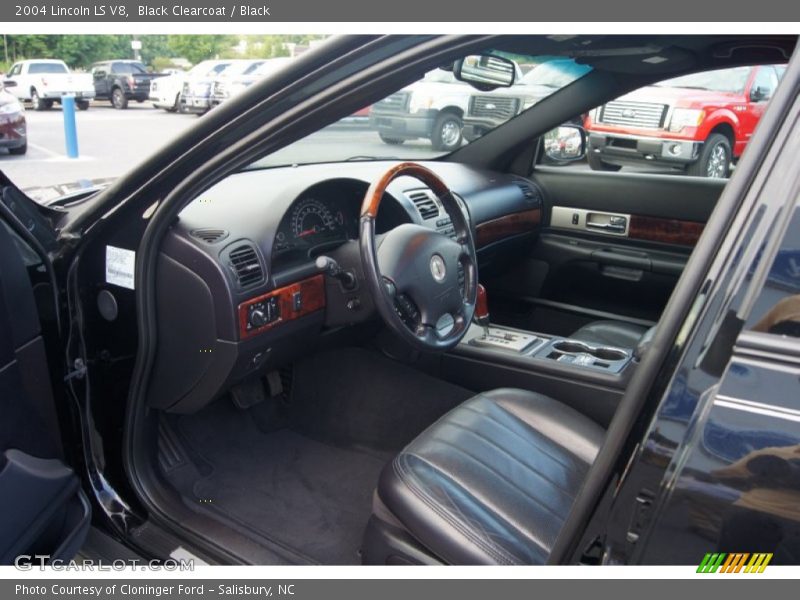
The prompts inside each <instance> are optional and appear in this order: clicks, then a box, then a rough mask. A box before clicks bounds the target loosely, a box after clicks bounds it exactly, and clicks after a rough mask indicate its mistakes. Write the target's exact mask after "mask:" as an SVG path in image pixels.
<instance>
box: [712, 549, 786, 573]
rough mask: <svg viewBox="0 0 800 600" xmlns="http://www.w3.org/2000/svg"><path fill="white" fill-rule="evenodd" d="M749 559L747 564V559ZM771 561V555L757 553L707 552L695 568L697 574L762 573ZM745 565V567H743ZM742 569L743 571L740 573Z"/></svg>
mask: <svg viewBox="0 0 800 600" xmlns="http://www.w3.org/2000/svg"><path fill="white" fill-rule="evenodd" d="M748 558H749V559H750V561H749V562H748V560H747V559H748ZM771 560H772V553H765V552H757V553H755V554H750V553H749V552H733V553H731V554H728V553H725V552H713V553H712V552H709V553H707V554H706V555H705V556H704V557H703V560H702V561H701V562H700V566H698V567H697V572H698V573H716V572H717V570H719V572H720V573H739V572H744V573H763V572H764V569H766V568H767V565H768V564H769V563H770V561H771ZM745 564H746V566H745ZM742 568H744V571H742Z"/></svg>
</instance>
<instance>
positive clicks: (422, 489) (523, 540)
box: [377, 389, 605, 564]
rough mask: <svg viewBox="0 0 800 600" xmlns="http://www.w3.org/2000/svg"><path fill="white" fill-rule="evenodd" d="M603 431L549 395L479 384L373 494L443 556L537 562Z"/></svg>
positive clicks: (457, 560) (387, 472) (388, 471)
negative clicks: (479, 390) (476, 392)
mask: <svg viewBox="0 0 800 600" xmlns="http://www.w3.org/2000/svg"><path fill="white" fill-rule="evenodd" d="M604 435H605V431H604V430H603V429H602V428H601V427H600V426H599V425H597V424H595V423H594V422H593V421H591V420H589V419H588V418H587V417H585V416H583V415H581V414H580V413H578V412H576V411H575V410H573V409H571V408H569V407H568V406H566V405H564V404H562V403H560V402H557V401H555V400H553V399H551V398H548V397H547V396H542V395H540V394H534V393H531V392H526V391H522V390H514V389H500V390H494V391H491V392H486V393H483V394H480V395H478V396H475V397H473V398H471V399H470V400H467V401H466V402H464V403H463V404H461V405H460V406H458V407H457V408H455V409H453V410H451V411H450V412H449V413H447V414H446V415H444V416H443V417H442V418H441V419H439V420H438V421H437V422H436V423H434V424H433V425H431V426H430V427H429V428H428V429H427V430H426V431H424V432H423V433H422V434H420V435H419V436H418V437H417V438H416V439H415V440H414V441H413V442H411V444H409V445H408V446H407V447H406V448H405V449H404V450H403V451H401V452H400V453H399V454H398V455H397V457H395V459H394V460H393V461H392V462H391V463H390V464H389V465H387V466H386V468H385V469H384V470H383V472H382V474H381V477H380V481H379V484H378V490H377V495H378V500H379V501H380V502H381V503H382V504H383V506H384V507H385V508H386V509H388V511H389V512H390V513H391V515H392V516H393V517H394V518H395V519H396V522H397V523H399V524H401V525H402V527H404V528H405V529H406V530H407V531H408V532H409V534H410V535H411V536H412V537H413V538H414V539H415V540H417V541H418V542H419V543H420V544H421V545H422V546H424V547H425V548H426V549H428V550H429V551H430V552H431V553H432V554H433V555H435V556H436V557H438V558H439V559H441V560H442V561H444V562H447V563H451V564H544V562H545V561H546V560H547V557H548V555H549V553H550V549H551V547H552V545H553V543H554V541H555V539H556V536H557V535H558V532H559V530H560V529H561V525H562V524H563V522H564V520H565V518H566V516H567V514H568V512H569V510H570V507H571V506H572V502H573V500H574V499H575V495H576V494H577V492H578V490H579V489H580V487H581V485H582V484H583V480H584V477H585V475H586V472H587V470H588V468H589V466H590V465H591V463H592V461H593V460H594V458H595V456H596V454H597V452H598V450H599V448H600V444H601V443H602V441H603V438H604Z"/></svg>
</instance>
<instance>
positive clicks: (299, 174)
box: [149, 161, 543, 413]
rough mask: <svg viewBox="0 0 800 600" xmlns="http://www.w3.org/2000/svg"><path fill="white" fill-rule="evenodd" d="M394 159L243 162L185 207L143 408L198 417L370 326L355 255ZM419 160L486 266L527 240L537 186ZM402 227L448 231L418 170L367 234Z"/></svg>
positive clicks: (387, 199)
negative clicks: (369, 208)
mask: <svg viewBox="0 0 800 600" xmlns="http://www.w3.org/2000/svg"><path fill="white" fill-rule="evenodd" d="M394 164H396V163H394V162H389V161H376V162H369V163H366V162H365V163H337V164H332V163H331V164H321V165H306V166H291V167H281V168H271V169H259V170H250V171H244V172H241V173H237V174H234V175H231V176H229V177H227V178H226V179H224V180H222V181H221V182H219V183H218V184H216V185H215V186H213V187H212V188H210V189H209V190H207V191H206V192H204V193H203V194H201V195H200V196H199V197H198V198H196V199H195V200H194V201H193V202H191V203H190V204H189V205H188V206H187V207H186V208H184V210H183V211H182V212H181V213H180V215H179V217H178V219H177V221H176V222H175V223H174V225H173V226H172V228H171V230H170V232H169V234H168V235H167V237H166V239H165V241H164V243H163V244H162V248H161V253H160V257H159V262H158V272H157V276H156V277H157V291H156V301H157V322H158V348H159V349H158V353H157V358H156V363H155V365H154V376H153V380H152V386H151V392H150V394H149V397H150V404H151V406H153V407H155V408H159V409H163V410H168V411H171V412H178V413H191V412H194V411H196V410H199V409H200V408H202V407H203V406H205V405H206V404H207V403H209V402H210V401H211V400H213V399H214V398H215V397H218V396H219V395H220V394H222V393H224V392H225V391H226V390H228V389H229V388H230V387H231V386H233V385H235V384H236V383H238V382H241V381H243V380H246V379H248V378H250V377H254V376H258V375H259V374H264V373H266V372H268V371H271V370H274V369H276V368H279V367H281V366H283V365H285V364H287V363H289V362H290V361H291V360H293V359H294V358H296V357H297V356H300V355H302V354H303V353H304V352H308V350H309V349H310V348H312V347H314V345H315V344H316V343H317V342H318V341H319V340H320V339H321V338H323V337H324V336H326V335H327V334H329V333H332V332H337V331H341V330H342V329H346V328H348V327H350V326H357V325H358V324H361V323H367V322H372V321H374V320H375V319H376V314H375V311H374V309H373V304H372V299H371V297H370V296H369V293H368V291H367V286H366V285H365V283H364V279H363V272H362V271H361V266H360V255H359V253H358V252H359V250H358V241H357V240H358V235H359V215H360V208H361V203H362V200H363V197H364V195H365V193H366V191H367V188H368V187H369V185H370V183H371V182H372V181H373V180H375V179H377V178H378V177H380V176H381V175H382V174H383V173H384V172H385V171H386V170H388V169H389V168H390V167H391V166H393V165H394ZM423 164H425V166H427V167H428V168H430V169H432V170H434V171H435V172H436V173H437V175H439V176H440V177H441V178H442V179H443V180H444V181H445V182H446V183H447V185H448V186H450V188H451V189H452V190H453V192H455V193H456V195H457V196H458V197H459V198H460V199H461V200H462V202H463V204H464V205H465V206H466V209H467V210H468V213H469V215H470V221H471V223H472V227H473V234H474V237H475V241H476V247H477V249H478V258H479V263H480V267H481V268H482V269H483V268H486V269H490V268H492V266H493V264H495V263H498V262H503V260H504V259H505V258H507V257H508V256H509V255H510V254H514V253H517V252H518V251H519V250H520V247H521V246H524V245H526V244H531V243H532V242H533V240H534V239H535V237H536V235H537V233H538V228H539V224H540V221H541V214H542V202H543V199H542V192H541V190H540V188H539V187H538V186H537V185H536V184H535V183H534V182H532V181H529V180H527V179H523V178H520V177H517V176H512V175H504V174H499V173H494V172H489V171H481V170H476V169H472V168H469V167H466V166H464V165H459V164H455V163H446V162H429V163H423ZM403 223H417V224H421V225H425V226H427V227H431V228H433V229H436V230H437V231H439V232H441V233H442V234H444V235H454V232H453V228H452V225H451V223H450V219H449V217H448V216H447V214H446V213H445V211H444V210H443V208H442V206H441V203H440V202H439V200H438V199H437V198H436V196H435V195H434V194H433V193H432V192H431V191H430V189H428V188H427V187H426V186H425V185H424V184H422V183H421V182H419V181H417V180H416V179H411V178H398V179H397V180H395V181H394V182H392V184H391V185H390V186H389V188H388V189H387V193H386V195H385V196H384V199H383V201H382V202H381V207H380V211H379V213H378V216H377V221H376V231H377V234H378V235H380V234H381V233H385V232H387V231H390V230H391V229H393V228H394V227H396V226H398V225H400V224H403ZM320 256H326V257H328V258H329V259H333V260H335V261H337V262H338V264H341V265H343V266H345V268H347V269H349V270H351V271H352V273H353V276H354V279H355V285H354V286H353V287H350V288H349V289H348V288H345V287H344V286H343V285H342V284H341V282H340V281H339V280H337V279H334V278H332V277H329V276H326V275H325V274H324V272H323V271H322V270H321V269H320V268H319V267H318V266H317V258H319V257H320Z"/></svg>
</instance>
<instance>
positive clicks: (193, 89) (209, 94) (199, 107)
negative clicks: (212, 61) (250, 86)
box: [180, 59, 264, 115]
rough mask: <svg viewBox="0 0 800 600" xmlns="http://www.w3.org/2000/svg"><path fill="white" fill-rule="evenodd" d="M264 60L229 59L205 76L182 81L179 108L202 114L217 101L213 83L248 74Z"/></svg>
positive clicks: (183, 110)
mask: <svg viewBox="0 0 800 600" xmlns="http://www.w3.org/2000/svg"><path fill="white" fill-rule="evenodd" d="M263 62H264V60H252V59H234V60H229V61H228V63H227V64H226V65H225V67H224V68H223V69H220V70H219V71H212V72H211V73H209V74H208V76H206V77H194V78H192V79H187V80H186V81H184V82H183V88H182V90H181V99H180V105H181V108H180V110H181V111H182V112H188V113H194V114H196V115H204V114H205V113H207V112H208V111H209V110H211V109H212V108H214V106H216V105H217V104H218V103H215V100H214V85H215V84H216V83H217V82H218V81H222V82H226V81H228V80H232V79H233V78H235V77H237V76H238V75H248V74H251V73H253V72H255V70H256V69H257V68H258V67H259V66H260V65H261V64H263Z"/></svg>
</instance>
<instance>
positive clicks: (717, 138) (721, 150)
mask: <svg viewBox="0 0 800 600" xmlns="http://www.w3.org/2000/svg"><path fill="white" fill-rule="evenodd" d="M730 170H731V143H730V142H729V141H728V138H726V137H725V136H724V135H722V134H720V133H712V134H711V135H710V136H708V139H707V140H706V141H705V143H704V144H703V150H702V151H701V152H700V158H698V159H697V162H696V163H694V164H692V165H689V167H688V168H687V169H686V174H687V175H692V176H694V177H710V178H712V179H722V178H725V177H727V176H728V175H729V174H730Z"/></svg>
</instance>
